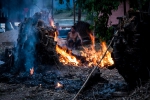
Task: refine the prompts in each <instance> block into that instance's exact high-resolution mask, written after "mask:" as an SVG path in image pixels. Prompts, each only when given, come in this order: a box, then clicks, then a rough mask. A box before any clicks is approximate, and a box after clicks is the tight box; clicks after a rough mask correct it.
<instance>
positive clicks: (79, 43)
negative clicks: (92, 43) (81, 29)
mask: <svg viewBox="0 0 150 100" xmlns="http://www.w3.org/2000/svg"><path fill="white" fill-rule="evenodd" d="M80 45H81V40H77V41H76V42H75V48H76V49H78V47H79V46H80Z"/></svg>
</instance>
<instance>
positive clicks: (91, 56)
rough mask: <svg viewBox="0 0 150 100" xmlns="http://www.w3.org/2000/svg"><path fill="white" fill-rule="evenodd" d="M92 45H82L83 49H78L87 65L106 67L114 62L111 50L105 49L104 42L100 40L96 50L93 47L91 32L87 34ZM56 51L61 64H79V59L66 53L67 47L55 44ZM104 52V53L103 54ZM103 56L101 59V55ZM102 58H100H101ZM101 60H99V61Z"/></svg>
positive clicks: (93, 40) (93, 41)
mask: <svg viewBox="0 0 150 100" xmlns="http://www.w3.org/2000/svg"><path fill="white" fill-rule="evenodd" d="M89 35H90V38H91V41H92V45H91V46H90V47H83V49H84V50H82V51H80V55H81V56H82V57H85V60H86V63H88V66H92V65H93V66H99V67H106V66H111V65H113V64H114V61H113V59H112V58H111V52H110V51H109V50H108V51H107V52H106V50H107V45H106V42H101V45H100V47H99V48H100V49H98V50H97V48H95V37H94V36H93V35H92V34H89ZM56 52H57V53H58V54H60V57H59V61H60V62H62V63H63V64H65V65H66V64H73V65H75V66H78V65H81V64H80V61H78V60H77V59H76V57H75V56H73V55H72V53H67V49H64V48H61V47H59V46H58V45H56ZM105 52H106V55H105V56H104V54H105ZM103 56H104V58H103V59H102V57H103ZM101 59H102V60H101ZM100 60H101V62H99V61H100Z"/></svg>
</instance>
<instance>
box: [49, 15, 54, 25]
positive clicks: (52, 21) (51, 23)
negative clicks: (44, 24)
mask: <svg viewBox="0 0 150 100" xmlns="http://www.w3.org/2000/svg"><path fill="white" fill-rule="evenodd" d="M49 21H50V26H52V27H54V26H55V25H54V20H53V19H52V17H50V18H49Z"/></svg>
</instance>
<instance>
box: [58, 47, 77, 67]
mask: <svg viewBox="0 0 150 100" xmlns="http://www.w3.org/2000/svg"><path fill="white" fill-rule="evenodd" d="M56 52H57V53H58V54H60V58H59V61H60V62H62V63H63V64H65V65H66V64H69V63H70V64H73V65H78V64H79V61H78V60H77V59H76V57H75V56H73V55H71V53H68V52H67V51H66V50H64V49H62V48H60V47H59V46H58V45H56Z"/></svg>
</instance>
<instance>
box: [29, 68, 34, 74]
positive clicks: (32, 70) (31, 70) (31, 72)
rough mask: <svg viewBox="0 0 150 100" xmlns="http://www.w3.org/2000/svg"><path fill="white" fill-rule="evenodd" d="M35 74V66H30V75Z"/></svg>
mask: <svg viewBox="0 0 150 100" xmlns="http://www.w3.org/2000/svg"><path fill="white" fill-rule="evenodd" d="M33 74H34V68H33V67H32V68H30V75H33Z"/></svg>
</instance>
